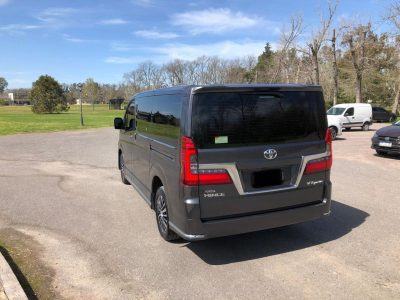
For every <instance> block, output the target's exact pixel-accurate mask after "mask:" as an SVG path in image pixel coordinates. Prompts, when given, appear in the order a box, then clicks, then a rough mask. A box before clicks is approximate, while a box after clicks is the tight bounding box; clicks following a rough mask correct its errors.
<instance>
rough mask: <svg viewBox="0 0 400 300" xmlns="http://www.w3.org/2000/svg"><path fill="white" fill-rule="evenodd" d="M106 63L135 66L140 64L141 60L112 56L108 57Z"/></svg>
mask: <svg viewBox="0 0 400 300" xmlns="http://www.w3.org/2000/svg"><path fill="white" fill-rule="evenodd" d="M104 61H105V62H106V63H109V64H129V65H131V64H135V63H138V62H139V61H140V60H139V59H138V58H135V57H120V56H112V57H108V58H106V59H105V60H104Z"/></svg>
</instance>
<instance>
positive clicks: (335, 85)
mask: <svg viewBox="0 0 400 300" xmlns="http://www.w3.org/2000/svg"><path fill="white" fill-rule="evenodd" d="M332 54H333V65H332V68H333V105H336V104H337V100H338V95H339V84H338V77H339V75H338V74H339V72H338V67H337V62H336V32H335V29H333V36H332Z"/></svg>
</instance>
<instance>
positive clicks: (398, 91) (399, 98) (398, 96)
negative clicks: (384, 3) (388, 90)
mask: <svg viewBox="0 0 400 300" xmlns="http://www.w3.org/2000/svg"><path fill="white" fill-rule="evenodd" d="M385 19H386V20H387V21H389V22H390V23H391V24H392V25H393V26H394V29H395V42H396V44H397V56H398V58H399V59H400V51H399V46H400V2H399V1H396V2H395V3H393V4H392V6H391V7H390V9H389V13H388V15H387V16H386V18H385ZM399 102H400V68H397V82H396V83H395V96H394V99H393V105H392V113H394V114H395V113H397V110H398V108H399Z"/></svg>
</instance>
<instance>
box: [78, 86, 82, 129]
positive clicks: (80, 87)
mask: <svg viewBox="0 0 400 300" xmlns="http://www.w3.org/2000/svg"><path fill="white" fill-rule="evenodd" d="M77 86H78V89H79V103H80V106H81V127H83V111H82V86H83V84H82V83H78V84H77Z"/></svg>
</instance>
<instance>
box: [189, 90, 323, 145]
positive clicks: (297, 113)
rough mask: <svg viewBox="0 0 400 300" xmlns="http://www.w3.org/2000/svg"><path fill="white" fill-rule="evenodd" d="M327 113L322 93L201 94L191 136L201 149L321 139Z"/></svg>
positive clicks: (195, 102) (195, 98) (197, 98)
mask: <svg viewBox="0 0 400 300" xmlns="http://www.w3.org/2000/svg"><path fill="white" fill-rule="evenodd" d="M326 126H327V125H326V113H325V105H324V101H323V96H322V93H321V92H303V91H284V92H264V93H235V92H218V93H199V94H195V95H194V97H193V110H192V135H193V138H194V140H195V143H196V145H197V146H198V147H199V148H217V147H240V146H246V145H265V144H281V143H290V142H303V141H304V142H306V141H316V140H321V139H323V138H324V137H325V130H326Z"/></svg>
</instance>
